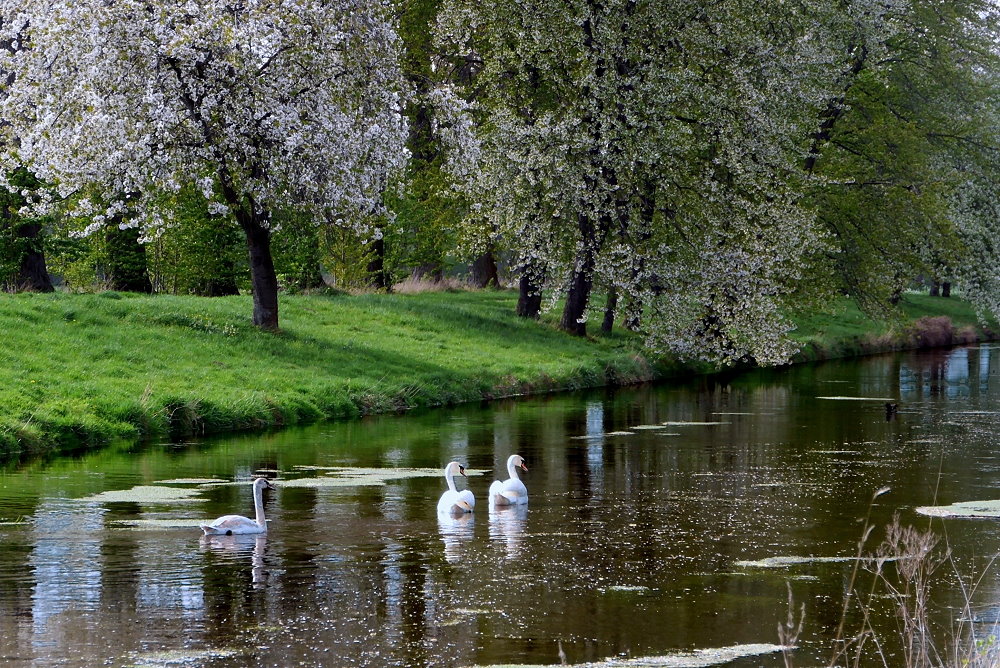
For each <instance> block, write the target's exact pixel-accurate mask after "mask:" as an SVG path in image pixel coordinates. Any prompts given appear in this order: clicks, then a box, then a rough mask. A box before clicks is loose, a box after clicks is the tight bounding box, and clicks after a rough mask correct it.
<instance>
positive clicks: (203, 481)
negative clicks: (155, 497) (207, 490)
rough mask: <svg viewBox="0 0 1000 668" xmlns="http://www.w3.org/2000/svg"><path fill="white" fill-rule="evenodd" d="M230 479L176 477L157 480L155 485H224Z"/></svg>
mask: <svg viewBox="0 0 1000 668" xmlns="http://www.w3.org/2000/svg"><path fill="white" fill-rule="evenodd" d="M228 482H229V481H228V480H223V479H222V478H174V479H173V480H157V481H156V482H154V483H153V484H154V485H224V484H227V483H228Z"/></svg>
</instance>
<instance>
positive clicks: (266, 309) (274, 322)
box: [236, 211, 278, 332]
mask: <svg viewBox="0 0 1000 668" xmlns="http://www.w3.org/2000/svg"><path fill="white" fill-rule="evenodd" d="M236 217H237V220H239V221H240V226H241V227H242V228H243V231H244V232H245V233H246V236H247V251H248V252H249V255H250V284H251V286H252V289H253V324H255V325H257V326H258V327H260V328H261V329H263V330H267V331H272V332H273V331H277V330H278V277H277V275H276V274H275V273H274V259H273V258H272V257H271V231H270V230H269V229H268V228H267V227H265V226H264V224H263V223H262V222H261V220H260V219H259V218H258V216H257V215H255V214H254V213H253V212H252V211H251V212H248V211H240V212H237V215H236Z"/></svg>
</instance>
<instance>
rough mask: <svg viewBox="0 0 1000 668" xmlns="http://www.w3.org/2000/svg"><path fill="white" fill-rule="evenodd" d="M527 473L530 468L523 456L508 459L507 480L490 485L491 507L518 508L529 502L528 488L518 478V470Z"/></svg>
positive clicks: (495, 481)
mask: <svg viewBox="0 0 1000 668" xmlns="http://www.w3.org/2000/svg"><path fill="white" fill-rule="evenodd" d="M518 468H520V469H521V470H522V471H525V472H527V471H528V466H527V465H526V464H525V463H524V457H522V456H521V455H511V456H510V457H508V458H507V476H508V477H507V480H504V481H502V482H501V481H500V480H494V481H493V484H492V485H490V505H491V506H516V505H520V504H522V503H527V502H528V488H527V487H525V486H524V483H523V482H521V479H520V478H518V477H517V469H518Z"/></svg>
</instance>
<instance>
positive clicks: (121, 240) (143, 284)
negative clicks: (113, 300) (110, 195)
mask: <svg viewBox="0 0 1000 668" xmlns="http://www.w3.org/2000/svg"><path fill="white" fill-rule="evenodd" d="M117 223H118V221H117V220H114V221H112V224H111V225H110V226H109V227H108V228H107V230H106V231H105V235H104V240H105V241H106V242H107V245H108V271H107V276H106V279H107V281H108V289H110V290H121V291H123V292H144V293H146V294H149V293H151V292H152V291H153V284H152V282H151V281H150V280H149V271H148V268H147V266H146V248H145V246H143V245H142V244H140V243H139V230H138V229H136V228H129V229H124V230H123V229H120V228H119V227H118V224H117Z"/></svg>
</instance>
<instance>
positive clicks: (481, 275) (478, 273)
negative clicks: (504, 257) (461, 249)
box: [469, 250, 500, 288]
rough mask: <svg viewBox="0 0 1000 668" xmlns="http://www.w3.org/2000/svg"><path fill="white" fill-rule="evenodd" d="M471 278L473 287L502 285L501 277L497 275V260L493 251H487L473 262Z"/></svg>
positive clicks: (496, 286)
mask: <svg viewBox="0 0 1000 668" xmlns="http://www.w3.org/2000/svg"><path fill="white" fill-rule="evenodd" d="M469 280H470V282H471V283H472V285H473V287H476V288H485V287H488V286H490V285H492V286H493V287H495V288H498V287H500V277H499V276H498V275H497V261H496V259H495V258H494V257H493V251H490V250H488V251H486V252H485V253H483V254H482V255H480V256H479V257H477V258H476V260H475V262H473V263H472V267H471V273H470V276H469Z"/></svg>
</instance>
